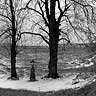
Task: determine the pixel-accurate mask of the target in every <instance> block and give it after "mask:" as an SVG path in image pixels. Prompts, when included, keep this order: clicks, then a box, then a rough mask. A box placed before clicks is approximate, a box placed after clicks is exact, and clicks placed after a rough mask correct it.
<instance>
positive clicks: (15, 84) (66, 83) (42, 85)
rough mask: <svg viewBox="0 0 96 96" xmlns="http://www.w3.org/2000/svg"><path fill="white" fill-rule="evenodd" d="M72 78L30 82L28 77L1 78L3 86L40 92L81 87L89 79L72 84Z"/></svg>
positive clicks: (1, 85)
mask: <svg viewBox="0 0 96 96" xmlns="http://www.w3.org/2000/svg"><path fill="white" fill-rule="evenodd" d="M72 78H73V77H70V78H59V79H55V80H54V79H46V80H44V79H40V78H39V79H37V81H35V82H29V81H28V79H20V80H16V81H13V80H7V79H4V78H3V79H0V87H1V88H11V89H17V90H19V89H24V90H31V91H38V92H48V91H59V90H65V89H69V88H73V89H74V88H81V87H83V86H85V85H86V84H87V83H88V81H87V80H86V81H85V80H80V82H79V83H77V84H74V85H72Z"/></svg>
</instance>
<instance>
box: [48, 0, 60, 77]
mask: <svg viewBox="0 0 96 96" xmlns="http://www.w3.org/2000/svg"><path fill="white" fill-rule="evenodd" d="M55 5H56V0H51V1H50V22H49V52H50V60H49V65H48V68H49V74H48V77H51V78H58V77H59V76H58V73H57V61H58V57H57V56H58V41H59V26H58V24H57V22H56V19H55Z"/></svg>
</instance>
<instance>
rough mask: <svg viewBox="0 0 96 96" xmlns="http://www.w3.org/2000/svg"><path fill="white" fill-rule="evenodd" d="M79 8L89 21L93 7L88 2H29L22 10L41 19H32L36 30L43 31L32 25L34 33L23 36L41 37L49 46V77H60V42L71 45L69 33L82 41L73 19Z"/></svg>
mask: <svg viewBox="0 0 96 96" xmlns="http://www.w3.org/2000/svg"><path fill="white" fill-rule="evenodd" d="M77 6H79V9H80V11H82V14H80V15H82V16H83V18H85V19H86V21H88V20H89V19H88V14H90V17H92V14H93V7H92V6H91V5H89V3H88V2H87V1H86V0H29V1H28V2H27V4H26V6H25V7H24V8H22V9H21V10H25V9H28V10H31V11H32V12H34V14H36V16H35V18H36V17H39V19H38V20H36V19H35V20H33V18H31V19H32V22H33V23H34V25H35V28H37V26H38V27H39V29H40V30H41V31H40V30H39V32H34V31H33V29H35V28H33V24H32V28H33V29H32V31H30V32H22V33H21V35H22V34H32V35H37V36H40V37H41V38H42V39H43V40H44V41H45V42H46V43H47V44H48V45H49V53H50V60H49V65H48V69H49V73H48V76H47V77H51V78H58V77H59V75H58V72H57V61H58V44H59V42H60V41H61V40H65V41H67V42H68V43H70V42H71V41H70V40H71V39H70V36H69V33H72V34H74V35H75V36H76V37H77V38H78V39H82V38H81V37H80V35H79V34H78V30H77V29H76V27H75V25H74V23H73V19H74V17H76V10H77V11H79V10H78V8H77ZM89 12H90V13H89ZM78 23H80V22H78ZM43 24H44V25H45V26H44V25H43ZM66 24H67V25H68V26H66ZM82 27H83V26H82ZM79 33H80V32H79ZM62 35H63V36H62ZM72 38H73V37H72ZM82 41H83V39H82Z"/></svg>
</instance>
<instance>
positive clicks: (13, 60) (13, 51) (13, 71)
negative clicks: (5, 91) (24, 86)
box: [10, 0, 18, 79]
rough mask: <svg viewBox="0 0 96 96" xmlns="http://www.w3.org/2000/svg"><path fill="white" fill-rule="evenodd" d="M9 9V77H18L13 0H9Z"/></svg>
mask: <svg viewBox="0 0 96 96" xmlns="http://www.w3.org/2000/svg"><path fill="white" fill-rule="evenodd" d="M10 11H11V19H12V42H11V79H18V78H17V73H16V26H15V12H14V7H13V2H12V0H10Z"/></svg>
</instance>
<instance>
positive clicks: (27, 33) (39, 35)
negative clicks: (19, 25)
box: [20, 32, 49, 45]
mask: <svg viewBox="0 0 96 96" xmlns="http://www.w3.org/2000/svg"><path fill="white" fill-rule="evenodd" d="M23 34H31V35H37V36H40V37H41V38H42V39H43V40H44V41H45V42H46V43H47V44H48V45H49V41H47V40H46V39H45V38H44V36H43V35H41V34H39V33H31V32H22V33H21V34H20V38H21V35H23Z"/></svg>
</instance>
